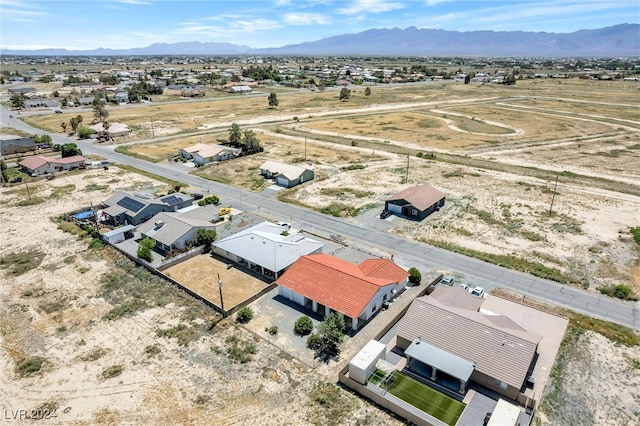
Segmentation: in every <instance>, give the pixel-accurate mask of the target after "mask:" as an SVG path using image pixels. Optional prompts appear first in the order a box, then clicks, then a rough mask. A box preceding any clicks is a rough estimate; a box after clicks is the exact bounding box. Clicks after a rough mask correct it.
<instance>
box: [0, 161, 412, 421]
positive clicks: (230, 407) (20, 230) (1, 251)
mask: <svg viewBox="0 0 640 426" xmlns="http://www.w3.org/2000/svg"><path fill="white" fill-rule="evenodd" d="M91 183H100V184H107V183H108V185H109V188H108V189H104V190H100V191H86V190H85V188H86V186H87V185H88V184H91ZM157 185H159V184H158V183H157V182H152V181H150V180H148V179H147V178H143V177H140V176H137V175H134V174H128V173H124V172H121V171H119V170H118V169H117V168H116V167H111V168H110V169H109V170H108V171H104V170H88V171H85V172H83V173H82V174H75V175H69V176H68V177H61V176H59V177H57V178H56V179H54V180H53V181H46V180H43V181H40V182H38V183H32V184H29V188H30V192H31V196H32V197H35V196H38V197H42V198H44V199H45V202H43V203H40V204H37V205H33V206H23V207H18V206H16V203H17V202H19V201H20V200H23V199H25V198H26V197H27V195H26V191H24V188H18V187H13V188H2V189H0V203H1V204H2V206H3V208H2V209H1V210H0V223H1V224H2V225H1V230H2V237H3V243H2V246H1V247H0V256H2V257H5V256H7V255H9V254H12V253H16V252H22V251H24V250H27V249H35V250H38V251H39V252H41V253H42V254H43V259H42V263H41V264H40V265H39V266H38V267H37V268H35V269H32V270H30V271H28V272H26V273H24V274H22V275H17V276H14V275H12V274H11V273H10V271H9V269H4V268H2V269H0V299H1V300H2V301H3V302H2V304H0V348H1V350H0V410H2V413H6V416H3V417H4V418H3V422H5V423H6V424H24V422H25V421H24V420H20V417H21V416H23V414H25V415H32V414H38V413H40V414H45V413H46V414H48V415H51V414H52V413H53V414H55V415H56V416H57V417H55V418H49V420H47V421H46V422H47V424H75V425H82V424H85V425H95V424H145V425H147V424H207V425H209V424H226V425H234V424H237V425H241V424H242V425H245V424H256V425H272V424H279V425H301V424H390V425H393V424H401V423H400V422H398V421H396V420H394V419H393V418H392V417H390V416H389V415H388V414H386V413H384V412H382V411H380V410H378V409H376V408H374V407H372V406H370V405H369V404H367V403H366V402H364V401H362V400H360V399H358V398H356V397H354V396H352V395H351V394H348V393H346V392H344V391H341V390H335V394H333V395H334V396H333V399H331V400H332V401H335V404H329V405H327V404H325V405H321V404H320V403H319V402H318V401H319V400H323V397H322V396H321V395H322V394H321V393H319V392H316V391H314V389H316V386H317V385H318V384H319V383H325V382H324V380H323V379H322V378H321V377H320V376H319V375H318V374H316V373H315V372H314V371H313V370H311V369H309V368H308V367H307V366H305V365H304V364H301V363H299V362H298V361H296V360H294V359H292V358H291V357H289V356H288V355H287V354H285V353H283V352H282V351H281V350H280V349H278V348H276V347H274V346H272V345H271V344H269V343H267V342H266V341H264V340H262V339H260V338H258V337H257V336H256V335H254V334H252V333H251V332H249V331H247V330H246V329H244V328H242V327H238V326H236V325H235V324H234V323H233V321H232V319H227V320H222V321H220V322H217V323H216V321H218V319H219V318H217V317H216V316H215V314H214V312H213V311H212V310H211V309H208V308H206V307H205V306H204V305H202V304H201V303H199V302H196V301H194V300H193V299H191V298H190V297H187V296H186V295H184V293H181V292H179V291H178V290H176V289H175V288H173V287H172V286H171V285H168V284H166V283H165V284H162V283H160V284H154V285H156V286H157V289H159V290H157V293H154V294H155V295H154V297H155V298H156V299H155V300H156V301H157V305H156V306H148V307H145V308H143V309H140V310H137V311H136V312H134V313H132V314H129V315H124V316H121V317H118V318H116V319H113V320H107V319H105V318H104V315H105V314H107V313H108V312H110V311H111V310H112V309H113V308H114V306H116V305H117V303H115V302H114V299H107V298H105V297H103V296H102V295H101V294H102V293H101V288H103V286H104V279H105V277H106V276H110V274H111V275H112V274H114V273H120V274H126V273H136V270H135V268H133V267H132V266H131V264H130V263H129V262H128V261H125V260H123V259H122V257H121V256H119V255H118V254H116V253H115V252H113V251H112V250H111V249H104V250H101V251H98V252H96V253H93V252H92V251H90V250H88V249H87V246H88V242H89V241H88V240H87V239H78V238H77V237H76V236H74V235H71V234H69V233H65V232H63V231H61V230H60V229H58V228H57V226H56V224H55V223H54V222H53V221H51V220H50V218H51V217H54V216H57V215H59V214H61V213H64V212H68V211H72V210H76V209H78V208H79V207H82V206H88V205H89V204H90V203H91V202H93V203H96V202H97V201H98V200H101V199H104V198H106V197H107V196H108V195H109V194H110V193H111V192H112V191H113V190H115V189H120V188H132V187H141V186H145V187H154V186H157ZM72 186H73V187H72ZM56 188H57V189H56ZM61 188H67V192H66V193H65V195H64V196H54V197H53V198H52V197H51V194H56V193H59V192H60V191H62V190H61ZM36 235H37V239H34V238H33V237H34V236H36ZM123 262H124V263H123ZM136 276H137V275H136ZM149 279H151V278H149ZM145 280H146V278H145V279H143V280H142V281H141V282H140V283H141V284H144V285H145V286H146V285H147V284H146V281H145ZM154 282H155V281H154ZM123 285H125V284H123ZM148 285H149V286H151V285H152V282H151V281H149V283H148ZM140 291H141V292H142V294H145V293H144V292H145V291H147V289H145V288H140ZM160 300H162V302H160ZM213 323H215V324H216V325H215V326H214V327H213V328H212V329H211V330H209V327H210V325H211V324H213ZM180 324H182V325H184V326H185V327H186V331H189V332H191V333H192V334H193V335H192V337H189V338H188V339H187V340H186V345H181V344H180V340H179V339H177V338H174V337H171V336H169V335H165V336H164V337H160V336H159V335H158V333H159V332H160V331H166V330H171V329H172V327H176V326H177V325H180ZM187 336H189V335H187ZM234 342H237V343H234ZM234 345H238V347H241V348H243V347H247V345H249V347H253V349H252V350H250V351H249V352H251V351H253V352H255V354H253V355H252V360H251V361H249V362H247V363H244V364H242V363H239V362H235V361H232V360H231V359H230V355H229V351H231V350H233V347H234ZM33 357H41V358H43V359H44V362H43V363H42V368H41V370H40V371H38V372H36V373H32V374H27V375H24V376H23V375H21V374H19V371H18V370H17V366H18V365H19V364H20V363H21V362H22V361H23V360H25V359H31V358H33ZM330 386H333V385H330ZM330 389H337V388H330ZM20 410H26V411H24V412H23V411H20ZM31 410H35V411H33V412H32V411H31ZM46 410H49V411H46Z"/></svg>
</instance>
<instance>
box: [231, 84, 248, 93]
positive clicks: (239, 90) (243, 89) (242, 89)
mask: <svg viewBox="0 0 640 426" xmlns="http://www.w3.org/2000/svg"><path fill="white" fill-rule="evenodd" d="M252 91H253V89H252V88H251V87H249V86H246V85H242V86H231V87H229V93H251V92H252Z"/></svg>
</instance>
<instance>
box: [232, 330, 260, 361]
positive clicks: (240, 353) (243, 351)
mask: <svg viewBox="0 0 640 426" xmlns="http://www.w3.org/2000/svg"><path fill="white" fill-rule="evenodd" d="M225 343H226V344H227V345H228V346H227V356H228V357H229V359H230V360H232V361H235V362H239V363H240V364H246V363H247V362H249V361H251V360H252V359H253V356H252V355H254V354H255V353H256V352H257V349H256V345H254V344H253V343H251V342H248V341H246V340H241V339H240V338H238V336H236V335H233V336H229V337H227V338H226V339H225Z"/></svg>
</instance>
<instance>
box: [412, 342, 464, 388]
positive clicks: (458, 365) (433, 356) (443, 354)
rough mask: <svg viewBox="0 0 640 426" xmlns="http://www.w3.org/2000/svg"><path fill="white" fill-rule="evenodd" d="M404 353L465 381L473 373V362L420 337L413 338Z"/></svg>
mask: <svg viewBox="0 0 640 426" xmlns="http://www.w3.org/2000/svg"><path fill="white" fill-rule="evenodd" d="M404 353H405V355H408V356H410V357H411V358H414V359H417V360H418V361H420V362H422V363H423V364H426V365H430V366H432V367H435V368H437V369H438V371H442V372H444V373H447V374H448V375H450V376H452V377H455V378H456V379H458V380H461V381H463V382H465V383H466V382H468V381H469V377H471V373H473V370H475V368H476V366H475V364H474V363H472V362H470V361H467V360H466V359H464V358H460V357H459V356H456V355H453V354H451V353H449V352H447V351H443V350H442V349H440V348H438V347H436V346H433V345H430V344H428V343H426V342H423V341H421V340H420V339H415V340H414V341H413V342H411V344H410V345H409V347H408V348H407V349H406V350H405V351H404Z"/></svg>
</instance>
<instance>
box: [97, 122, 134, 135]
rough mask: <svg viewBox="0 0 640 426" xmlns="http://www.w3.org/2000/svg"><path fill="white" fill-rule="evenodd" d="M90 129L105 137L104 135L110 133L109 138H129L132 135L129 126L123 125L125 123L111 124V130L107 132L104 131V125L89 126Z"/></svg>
mask: <svg viewBox="0 0 640 426" xmlns="http://www.w3.org/2000/svg"><path fill="white" fill-rule="evenodd" d="M89 127H90V128H91V129H93V130H95V132H96V133H97V134H98V135H104V134H106V133H108V136H109V137H110V138H117V137H121V136H128V135H129V134H131V130H130V129H129V126H127V125H126V124H123V123H116V122H113V123H110V124H109V129H108V131H106V132H105V130H104V124H103V123H97V124H94V125H92V126H89Z"/></svg>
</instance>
